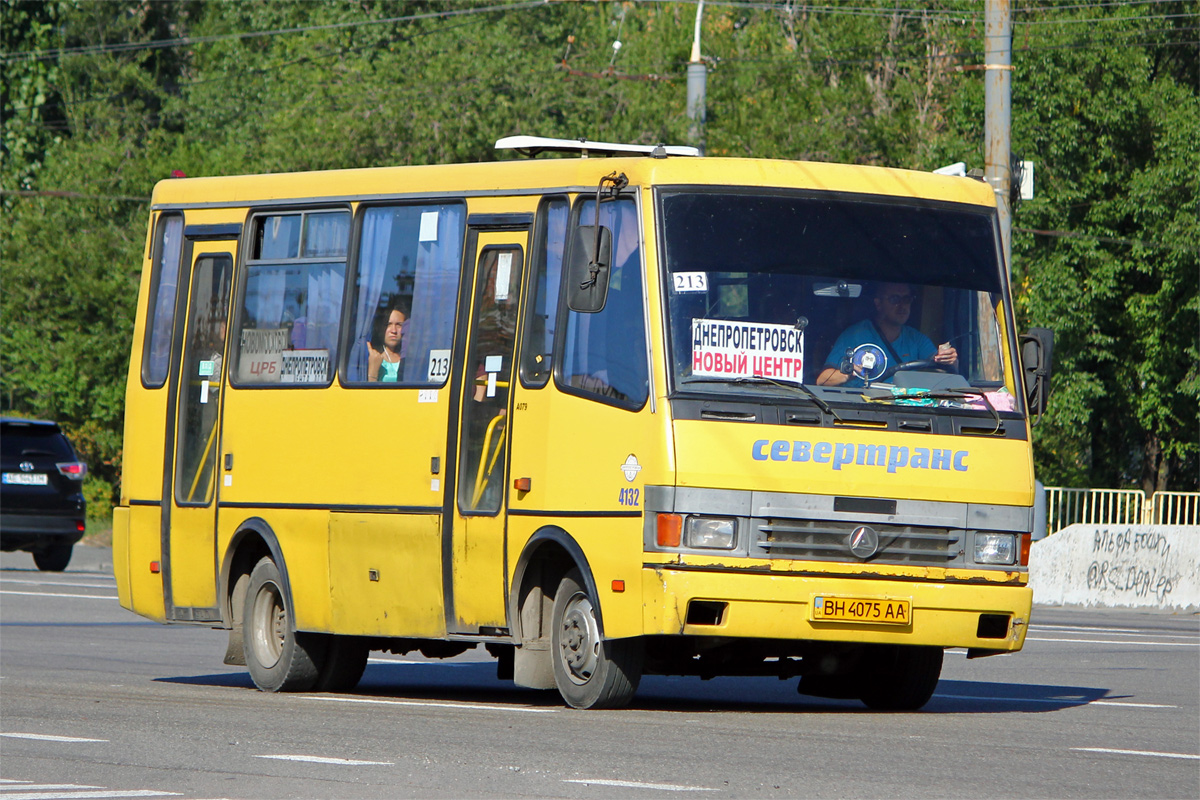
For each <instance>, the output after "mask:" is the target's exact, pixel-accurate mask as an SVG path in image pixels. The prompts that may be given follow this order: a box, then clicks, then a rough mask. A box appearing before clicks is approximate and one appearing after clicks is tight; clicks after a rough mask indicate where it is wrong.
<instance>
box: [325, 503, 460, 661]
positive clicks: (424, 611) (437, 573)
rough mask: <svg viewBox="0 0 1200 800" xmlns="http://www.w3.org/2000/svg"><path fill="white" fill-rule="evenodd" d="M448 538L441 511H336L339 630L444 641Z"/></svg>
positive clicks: (332, 525) (334, 588)
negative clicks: (444, 573)
mask: <svg viewBox="0 0 1200 800" xmlns="http://www.w3.org/2000/svg"><path fill="white" fill-rule="evenodd" d="M441 537H442V532H441V517H440V516H438V515H436V514H344V513H336V512H335V513H333V514H330V517H329V580H330V594H331V598H332V618H333V630H335V631H337V632H338V633H340V634H349V635H355V636H405V637H415V638H426V639H434V638H440V637H443V636H445V635H446V620H445V614H444V612H443V610H442V580H441V575H442V545H441V542H442V538H441Z"/></svg>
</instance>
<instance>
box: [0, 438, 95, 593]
mask: <svg viewBox="0 0 1200 800" xmlns="http://www.w3.org/2000/svg"><path fill="white" fill-rule="evenodd" d="M86 474H87V464H85V463H83V462H82V461H80V460H79V456H78V455H77V454H76V452H75V448H74V447H72V446H71V443H70V442H68V441H67V437H66V436H63V432H62V431H61V430H59V427H58V425H56V424H55V423H53V422H41V421H39V420H32V419H13V418H11V417H3V418H0V549H3V550H28V551H30V552H31V553H33V561H34V563H35V564H37V566H38V569H41V570H46V571H48V572H61V571H63V570H64V569H66V568H67V564H68V563H70V561H71V548H72V547H74V546H75V543H76V542H78V541H79V540H80V539H82V538H83V531H84V520H85V519H86V518H87V514H86V513H85V511H86V506H85V503H84V500H83V476H84V475H86Z"/></svg>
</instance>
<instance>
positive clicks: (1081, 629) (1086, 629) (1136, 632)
mask: <svg viewBox="0 0 1200 800" xmlns="http://www.w3.org/2000/svg"><path fill="white" fill-rule="evenodd" d="M1029 630H1031V631H1051V632H1055V631H1062V632H1066V631H1075V632H1078V633H1124V634H1128V635H1130V636H1172V637H1175V638H1179V639H1181V638H1183V637H1185V636H1190V637H1193V638H1195V637H1196V636H1197V631H1181V632H1179V633H1171V632H1169V631H1157V632H1156V631H1152V630H1147V629H1145V628H1098V627H1094V626H1084V625H1030V626H1029Z"/></svg>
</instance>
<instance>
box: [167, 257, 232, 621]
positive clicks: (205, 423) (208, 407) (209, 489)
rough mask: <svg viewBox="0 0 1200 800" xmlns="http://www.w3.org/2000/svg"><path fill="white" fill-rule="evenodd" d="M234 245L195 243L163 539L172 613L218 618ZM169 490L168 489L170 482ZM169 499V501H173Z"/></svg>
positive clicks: (173, 615) (179, 616) (170, 615)
mask: <svg viewBox="0 0 1200 800" xmlns="http://www.w3.org/2000/svg"><path fill="white" fill-rule="evenodd" d="M235 246H236V245H235V243H234V242H196V243H195V244H194V246H193V248H192V279H191V285H190V288H189V292H188V300H187V309H188V311H187V321H186V333H185V335H184V341H183V353H182V358H181V359H180V361H179V364H180V367H179V373H178V374H177V376H175V377H176V378H177V381H178V382H177V385H176V391H175V393H174V396H175V398H176V400H175V414H174V419H175V426H176V427H175V442H174V444H175V447H174V464H173V465H172V468H171V469H169V470H168V473H167V474H169V475H170V477H171V480H170V487H169V489H170V491H169V494H168V493H167V492H164V497H163V500H164V503H167V502H169V503H170V506H169V514H170V518H169V523H168V525H167V537H168V541H167V542H165V543H164V548H163V550H164V555H165V556H166V557H165V558H164V559H163V560H164V564H163V591H164V594H165V595H166V596H165V598H164V599H165V600H166V601H167V616H168V618H173V619H186V620H219V619H220V618H221V615H220V612H219V609H218V607H217V564H216V557H217V556H216V554H217V548H216V524H217V502H216V500H217V492H218V487H217V475H218V474H219V473H218V463H217V460H218V454H219V453H220V451H221V441H220V438H221V434H220V428H221V426H220V421H221V401H222V399H223V398H222V394H223V392H222V387H223V386H224V385H225V368H224V365H225V359H226V347H225V330H226V322H227V320H228V316H229V299H230V289H231V283H232V280H233V263H234V249H235ZM164 488H167V487H164ZM168 498H169V499H168Z"/></svg>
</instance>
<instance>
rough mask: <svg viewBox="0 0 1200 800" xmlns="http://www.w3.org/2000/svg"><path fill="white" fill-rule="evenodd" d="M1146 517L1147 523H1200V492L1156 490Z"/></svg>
mask: <svg viewBox="0 0 1200 800" xmlns="http://www.w3.org/2000/svg"><path fill="white" fill-rule="evenodd" d="M1145 519H1146V522H1145V524H1146V525H1197V524H1200V492H1155V493H1154V494H1152V495H1150V500H1149V504H1148V507H1147V509H1146V515H1145Z"/></svg>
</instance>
